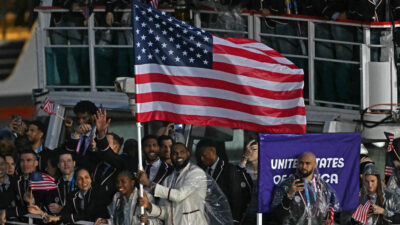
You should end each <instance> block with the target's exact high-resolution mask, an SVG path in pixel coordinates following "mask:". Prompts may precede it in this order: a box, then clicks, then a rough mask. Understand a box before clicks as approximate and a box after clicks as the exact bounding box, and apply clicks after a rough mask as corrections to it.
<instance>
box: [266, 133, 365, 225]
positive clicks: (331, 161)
mask: <svg viewBox="0 0 400 225" xmlns="http://www.w3.org/2000/svg"><path fill="white" fill-rule="evenodd" d="M360 143H361V135H360V134H357V133H324V134H303V135H296V134H260V153H259V154H260V159H259V174H260V176H259V190H260V194H259V196H258V199H259V201H258V212H259V213H265V212H274V210H276V209H281V210H283V211H282V212H284V213H285V215H283V216H282V217H281V218H282V219H283V221H282V222H283V223H282V224H290V225H294V224H299V225H300V224H301V225H303V224H324V223H327V224H329V223H331V222H333V221H332V216H330V215H331V214H332V213H331V212H332V211H337V210H339V204H338V202H339V203H340V210H341V211H346V212H352V211H354V210H355V209H356V208H357V205H358V188H359V185H358V181H359V179H358V176H359V174H358V172H359V157H360ZM305 153H306V154H305ZM299 156H301V157H299ZM274 193H275V195H274ZM307 193H308V194H307ZM334 193H336V195H335V194H334ZM288 206H289V207H288ZM308 206H309V207H308ZM322 221H324V223H322Z"/></svg>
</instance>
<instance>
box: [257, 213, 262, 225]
mask: <svg viewBox="0 0 400 225" xmlns="http://www.w3.org/2000/svg"><path fill="white" fill-rule="evenodd" d="M257 225H262V213H257Z"/></svg>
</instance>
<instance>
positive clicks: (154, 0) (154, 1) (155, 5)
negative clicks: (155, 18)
mask: <svg viewBox="0 0 400 225" xmlns="http://www.w3.org/2000/svg"><path fill="white" fill-rule="evenodd" d="M150 4H151V6H152V7H153V8H155V9H158V0H150Z"/></svg>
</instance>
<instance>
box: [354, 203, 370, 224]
mask: <svg viewBox="0 0 400 225" xmlns="http://www.w3.org/2000/svg"><path fill="white" fill-rule="evenodd" d="M371 204H372V202H371V201H367V202H366V203H365V204H364V205H363V204H360V205H359V206H358V207H357V210H356V211H355V212H354V213H353V215H352V216H351V218H353V219H354V220H356V221H359V222H360V223H362V224H367V219H368V211H369V208H370V207H371Z"/></svg>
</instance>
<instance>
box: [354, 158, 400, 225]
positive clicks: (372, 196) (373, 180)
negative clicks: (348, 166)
mask: <svg viewBox="0 0 400 225" xmlns="http://www.w3.org/2000/svg"><path fill="white" fill-rule="evenodd" d="M368 200H370V201H372V206H371V208H370V211H369V214H368V219H367V224H366V225H388V224H392V221H391V219H390V217H392V216H394V215H395V214H396V213H400V196H399V195H397V194H396V193H394V192H392V191H390V190H389V189H387V188H385V187H384V185H383V182H382V179H381V176H380V175H379V172H378V171H377V170H376V168H375V165H373V164H370V165H368V166H366V167H365V169H364V172H363V186H362V188H361V189H360V203H362V204H365V202H367V201H368ZM355 224H361V223H357V222H356V223H355Z"/></svg>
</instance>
